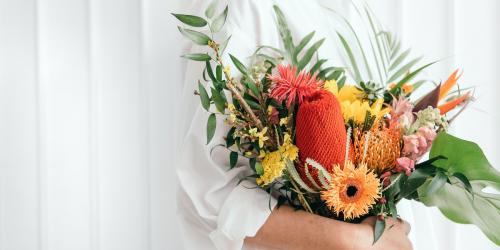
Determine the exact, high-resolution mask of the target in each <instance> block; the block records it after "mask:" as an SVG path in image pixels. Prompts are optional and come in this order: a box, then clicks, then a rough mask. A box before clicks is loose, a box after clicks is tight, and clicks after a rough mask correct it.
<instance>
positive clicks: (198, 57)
mask: <svg viewBox="0 0 500 250" xmlns="http://www.w3.org/2000/svg"><path fill="white" fill-rule="evenodd" d="M182 57H184V58H186V59H190V60H193V61H200V62H204V61H210V60H212V58H211V57H210V56H209V55H208V54H205V53H195V54H186V55H183V56H182Z"/></svg>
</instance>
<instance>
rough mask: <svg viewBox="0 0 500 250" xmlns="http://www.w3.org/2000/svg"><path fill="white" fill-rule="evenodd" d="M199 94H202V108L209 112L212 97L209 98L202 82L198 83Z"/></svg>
mask: <svg viewBox="0 0 500 250" xmlns="http://www.w3.org/2000/svg"><path fill="white" fill-rule="evenodd" d="M198 92H199V93H200V101H201V106H203V108H204V109H205V110H207V111H208V109H209V108H210V97H208V93H207V90H206V89H205V87H203V85H202V84H201V82H200V81H198Z"/></svg>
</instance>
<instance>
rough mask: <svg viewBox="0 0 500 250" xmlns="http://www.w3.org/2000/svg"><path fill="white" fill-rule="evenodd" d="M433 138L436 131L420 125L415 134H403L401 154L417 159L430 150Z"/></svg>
mask: <svg viewBox="0 0 500 250" xmlns="http://www.w3.org/2000/svg"><path fill="white" fill-rule="evenodd" d="M434 139H436V131H434V130H433V129H432V128H429V127H421V128H419V129H418V130H417V132H416V133H415V134H413V135H405V136H403V143H404V146H403V154H404V155H405V156H408V157H409V158H411V159H412V160H418V159H420V158H421V157H422V156H423V155H424V154H425V153H427V152H428V151H429V150H430V148H431V146H432V142H433V141H434Z"/></svg>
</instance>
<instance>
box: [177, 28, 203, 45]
mask: <svg viewBox="0 0 500 250" xmlns="http://www.w3.org/2000/svg"><path fill="white" fill-rule="evenodd" d="M178 28H179V31H180V32H181V33H182V35H183V36H185V37H187V38H189V39H190V40H191V41H193V42H194V43H196V44H198V45H207V44H208V41H210V37H208V36H207V35H205V34H203V33H201V32H198V31H194V30H190V29H184V28H182V27H178Z"/></svg>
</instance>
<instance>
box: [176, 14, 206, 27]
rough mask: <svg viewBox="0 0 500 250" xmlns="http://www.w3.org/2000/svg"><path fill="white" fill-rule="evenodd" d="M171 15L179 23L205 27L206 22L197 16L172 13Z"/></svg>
mask: <svg viewBox="0 0 500 250" xmlns="http://www.w3.org/2000/svg"><path fill="white" fill-rule="evenodd" d="M172 15H173V16H175V18H177V19H179V21H181V22H183V23H185V24H187V25H189V26H193V27H204V26H205V25H207V21H206V20H205V19H203V18H202V17H199V16H193V15H183V14H174V13H172Z"/></svg>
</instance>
